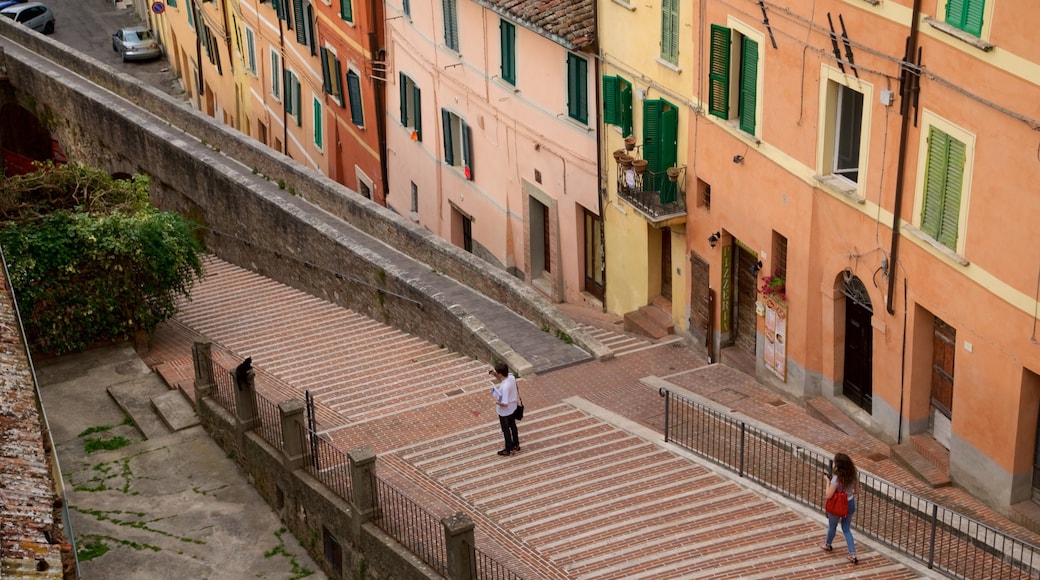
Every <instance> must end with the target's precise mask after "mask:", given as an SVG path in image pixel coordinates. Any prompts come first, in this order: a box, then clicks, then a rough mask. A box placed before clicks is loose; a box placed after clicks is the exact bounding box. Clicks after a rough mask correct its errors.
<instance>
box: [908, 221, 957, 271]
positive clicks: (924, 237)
mask: <svg viewBox="0 0 1040 580" xmlns="http://www.w3.org/2000/svg"><path fill="white" fill-rule="evenodd" d="M902 228H903V231H905V232H907V233H910V234H913V235H914V236H915V237H916V238H918V239H920V240H921V241H922V242H924V243H925V244H927V245H929V246H931V247H932V248H934V249H935V251H936V252H939V253H940V254H942V256H943V257H945V258H947V259H948V260H950V261H952V262H954V263H956V264H959V265H961V266H968V265H970V264H971V262H969V261H968V259H967V258H965V257H964V256H962V255H960V254H958V253H957V252H955V251H953V250H951V249H950V248H947V247H946V246H944V245H942V244H940V243H939V242H938V241H937V240H936V239H935V238H933V237H932V236H930V235H928V234H926V233H925V232H924V231H922V230H920V229H918V228H917V227H915V226H912V225H910V224H903V226H902Z"/></svg>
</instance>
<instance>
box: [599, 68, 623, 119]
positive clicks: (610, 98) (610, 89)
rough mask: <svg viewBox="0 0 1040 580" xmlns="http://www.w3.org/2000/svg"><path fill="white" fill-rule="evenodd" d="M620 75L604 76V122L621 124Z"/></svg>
mask: <svg viewBox="0 0 1040 580" xmlns="http://www.w3.org/2000/svg"><path fill="white" fill-rule="evenodd" d="M618 80H619V79H618V77H603V124H605V125H620V124H621V122H620V119H621V115H620V111H619V110H618V109H619V104H620V103H619V102H618V101H619V99H620V96H621V95H620V93H619V91H618V84H619V82H618Z"/></svg>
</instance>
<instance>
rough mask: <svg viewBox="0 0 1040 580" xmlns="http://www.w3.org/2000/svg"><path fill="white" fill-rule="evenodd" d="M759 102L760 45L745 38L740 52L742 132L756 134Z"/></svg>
mask: <svg viewBox="0 0 1040 580" xmlns="http://www.w3.org/2000/svg"><path fill="white" fill-rule="evenodd" d="M757 100H758V43H757V42H755V41H754V40H751V39H750V38H747V37H745V38H744V46H743V47H742V48H741V51H740V130H741V131H744V132H745V133H748V134H749V135H754V134H755V109H756V108H757Z"/></svg>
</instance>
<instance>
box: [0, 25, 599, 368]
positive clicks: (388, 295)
mask: <svg viewBox="0 0 1040 580" xmlns="http://www.w3.org/2000/svg"><path fill="white" fill-rule="evenodd" d="M0 49H4V55H3V61H2V64H3V66H4V67H5V69H6V72H7V76H8V79H9V82H10V84H11V85H12V86H13V87H14V89H15V90H14V95H15V98H16V99H17V101H18V102H19V104H21V105H22V106H24V107H25V108H27V109H28V110H30V111H32V112H33V113H34V114H35V115H36V117H37V118H38V119H40V121H41V122H43V123H44V124H45V125H46V126H47V128H48V129H49V130H50V131H51V132H52V134H54V135H55V136H56V137H57V138H58V140H59V142H61V143H62V144H63V146H65V147H66V149H67V150H66V154H67V156H68V157H69V159H70V160H73V161H77V162H81V163H85V164H90V165H95V166H98V167H102V168H105V169H106V170H108V171H110V172H112V173H115V172H124V173H145V174H147V175H149V176H151V177H152V179H153V188H152V194H153V200H154V202H155V203H156V205H158V206H159V207H161V208H162V209H169V210H174V211H179V212H181V213H183V214H185V215H187V216H188V217H190V218H191V219H194V220H197V221H199V223H202V224H203V225H204V226H206V227H208V228H210V231H211V235H208V236H207V237H206V243H207V246H208V248H209V249H210V250H211V251H212V252H214V253H215V254H217V255H218V256H220V257H221V258H222V259H224V260H227V261H229V262H232V263H234V264H237V265H240V266H243V267H246V268H250V269H252V270H255V271H258V272H260V273H262V274H264V275H265V276H268V277H271V278H273V279H276V280H279V281H281V282H283V283H285V284H287V285H290V286H293V287H295V288H298V289H300V290H304V291H307V292H310V293H312V294H315V295H318V296H320V297H322V298H325V299H328V300H330V301H332V302H335V303H337V304H339V305H341V306H345V307H347V308H351V309H354V310H356V311H358V312H362V313H364V314H366V315H368V316H370V317H372V318H374V319H376V320H381V321H383V322H386V323H388V324H391V325H393V326H396V327H398V328H400V329H402V330H404V331H406V332H409V333H415V334H419V335H421V336H424V337H428V338H429V340H431V341H432V342H436V343H438V344H441V345H444V346H446V347H449V348H451V349H453V350H456V351H458V352H460V353H464V354H466V355H470V356H474V357H477V358H480V359H483V360H492V359H493V358H499V359H501V360H505V361H506V362H507V363H509V364H510V366H511V367H512V368H517V369H524V368H529V365H527V364H525V363H524V362H523V361H522V360H517V359H516V357H517V356H518V355H516V354H515V353H513V352H512V350H511V349H509V348H502V347H501V346H495V345H496V344H497V345H501V344H502V343H501V341H498V340H497V337H495V336H494V335H493V334H491V333H490V331H488V330H487V329H486V328H484V327H483V325H482V324H480V323H479V321H477V320H475V319H473V317H472V316H468V315H467V313H465V312H460V311H459V309H458V307H453V305H451V304H449V303H447V302H442V301H441V300H442V298H439V297H437V296H430V295H429V293H428V292H427V291H426V289H425V288H422V287H421V286H419V285H417V284H416V283H415V281H414V280H408V279H405V278H404V277H402V276H399V275H398V274H399V273H398V272H397V271H396V269H395V268H394V266H393V265H392V264H389V263H385V261H383V260H380V259H379V258H378V256H376V255H375V254H373V253H372V252H367V251H366V250H365V248H364V242H363V241H362V240H360V239H359V238H353V239H351V238H350V237H349V236H344V235H343V234H342V232H341V231H338V230H339V229H340V228H338V227H334V226H333V225H332V224H331V222H330V220H329V219H328V216H327V215H326V214H325V212H328V213H331V214H333V215H335V216H337V217H339V218H341V219H343V220H345V221H346V222H348V223H349V224H350V225H351V226H353V227H354V228H356V229H357V230H358V231H360V232H363V233H365V234H368V235H369V236H371V237H372V238H375V239H376V240H380V241H382V242H384V243H386V244H387V245H389V246H391V247H392V248H394V249H396V250H398V251H400V252H403V253H405V254H407V255H409V256H411V257H412V258H413V259H416V260H417V261H419V262H421V263H423V264H426V265H428V266H429V267H430V269H431V270H433V271H436V272H438V273H440V274H443V275H446V276H449V277H451V278H453V279H455V280H457V281H459V282H460V283H462V284H466V285H469V286H470V287H472V288H473V289H475V290H477V291H478V292H480V293H482V294H484V295H485V296H487V297H489V298H491V299H492V300H495V301H498V302H500V303H502V304H504V305H505V306H507V307H509V308H510V309H511V310H513V311H515V312H517V313H518V314H520V315H521V316H524V317H525V318H527V319H529V320H531V321H532V322H534V323H535V324H536V325H537V326H541V327H545V328H548V329H549V330H550V333H553V334H556V333H565V334H567V335H568V336H570V337H571V338H572V339H573V340H574V341H575V343H576V344H578V345H580V346H582V347H583V348H585V349H586V350H588V351H589V352H591V353H592V354H593V355H594V356H595V357H596V358H609V357H610V356H612V353H611V351H610V350H609V349H608V348H607V347H605V346H604V345H603V344H602V343H600V342H599V341H598V340H596V339H595V338H593V337H592V336H591V335H589V334H588V333H586V332H585V331H584V330H582V329H581V328H580V327H579V326H578V325H577V324H576V323H575V322H574V321H572V320H570V319H569V318H568V317H566V316H564V315H562V314H561V313H560V312H559V311H558V310H557V309H556V308H555V307H553V305H552V304H551V303H549V302H548V301H547V300H546V299H545V298H544V297H542V296H541V295H540V294H538V293H537V292H536V291H535V290H534V289H532V288H530V287H529V286H526V285H524V284H523V283H522V282H520V281H518V280H517V279H516V278H514V277H512V276H510V275H508V274H507V273H506V272H504V271H502V270H499V269H496V268H491V267H489V264H488V263H487V262H485V261H483V260H481V259H479V258H477V257H475V256H473V255H471V254H469V253H468V252H465V251H464V250H462V249H460V248H457V247H455V246H453V245H451V244H450V243H448V242H446V241H444V240H442V239H440V238H438V237H436V236H434V235H433V234H431V233H430V232H429V231H427V230H426V229H424V228H422V227H420V226H418V225H416V224H413V223H411V222H410V221H409V220H406V219H402V218H401V217H400V216H398V215H397V214H396V213H394V212H393V211H391V210H388V209H387V208H384V207H382V206H379V205H377V204H375V203H373V202H371V201H369V200H367V199H365V198H363V197H362V196H360V195H357V194H355V193H354V192H351V191H350V190H348V189H346V188H345V187H343V186H342V185H340V184H338V183H336V182H334V181H332V180H330V179H328V178H327V177H325V176H323V175H321V174H319V173H317V172H315V171H312V170H310V169H307V168H305V167H302V166H301V165H299V164H297V163H296V162H294V161H292V160H291V159H289V158H287V157H285V156H284V155H281V154H280V153H278V152H276V151H272V150H270V149H268V148H267V147H265V146H264V145H263V144H261V143H259V142H257V141H254V140H252V139H250V138H249V137H247V136H245V135H242V134H240V133H238V132H237V131H235V130H233V129H231V128H229V127H226V126H224V125H222V124H220V123H218V122H217V121H216V120H214V119H212V118H210V117H207V116H205V115H203V114H201V113H199V112H198V111H195V110H194V109H192V108H191V107H190V106H189V105H188V104H187V103H184V102H182V101H178V100H175V99H172V98H171V97H169V96H168V95H166V94H164V93H162V92H160V91H158V90H156V89H154V88H152V87H149V86H146V85H144V84H142V83H140V82H139V81H136V80H135V79H133V78H130V77H127V76H124V75H121V74H119V73H117V72H116V71H115V70H113V69H112V68H111V67H108V66H106V65H103V64H101V63H98V62H97V61H95V60H93V59H91V58H89V57H86V56H84V55H82V54H81V53H78V52H77V51H75V50H72V49H68V48H67V47H64V46H63V45H60V44H58V43H56V42H53V41H51V40H50V39H49V38H46V37H43V36H40V35H34V34H30V33H29V32H28V31H26V30H24V29H22V28H21V27H16V26H14V25H12V24H9V23H7V22H0ZM26 49H28V50H26ZM41 57H45V58H41ZM46 59H50V60H51V61H53V62H48V61H47V60H46ZM54 63H61V66H60V67H59V66H58V65H56V64H54ZM63 68H64V69H68V70H71V71H73V72H75V73H77V74H78V75H80V76H82V77H83V78H84V79H86V81H88V82H84V81H83V80H82V79H79V78H76V77H74V76H71V75H68V74H65V73H64V71H63V70H62V69H63ZM99 87H102V88H103V89H107V90H108V91H111V92H112V93H115V94H117V95H119V96H121V97H123V98H125V99H127V100H129V101H130V102H131V103H134V104H136V105H138V106H140V107H142V108H144V109H146V110H147V113H146V112H145V111H141V110H138V109H136V108H135V107H133V106H131V105H129V104H127V103H126V102H124V101H122V100H120V99H115V98H113V97H112V95H111V94H108V93H106V92H105V90H101V89H99ZM5 98H9V97H5ZM149 113H150V114H149ZM152 115H154V117H153V116H152ZM171 127H176V128H177V129H179V130H177V129H172V128H171ZM181 131H184V132H186V133H188V134H189V135H191V136H192V137H187V136H186V135H185V134H184V133H182V132H181ZM315 206H317V207H315ZM318 208H320V209H318ZM322 210H324V211H322ZM218 232H219V234H220V235H212V233H218ZM337 274H338V275H337ZM417 303H419V304H421V308H422V311H423V315H422V316H414V314H415V309H416V308H419V307H420V306H418V305H417Z"/></svg>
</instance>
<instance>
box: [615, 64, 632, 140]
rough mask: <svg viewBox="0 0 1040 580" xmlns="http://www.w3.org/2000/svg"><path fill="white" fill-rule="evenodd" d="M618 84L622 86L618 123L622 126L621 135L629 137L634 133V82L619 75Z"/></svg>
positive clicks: (619, 98)
mask: <svg viewBox="0 0 1040 580" xmlns="http://www.w3.org/2000/svg"><path fill="white" fill-rule="evenodd" d="M618 85H619V86H620V87H621V91H620V92H621V94H620V96H619V97H618V103H619V104H620V109H621V110H620V111H619V113H620V118H619V119H618V125H620V126H621V136H622V137H628V136H629V135H631V134H632V83H630V82H628V81H626V80H625V79H623V78H621V77H618Z"/></svg>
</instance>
